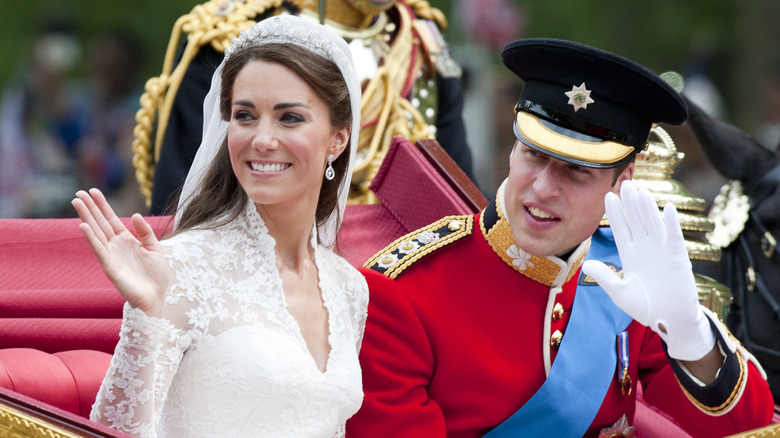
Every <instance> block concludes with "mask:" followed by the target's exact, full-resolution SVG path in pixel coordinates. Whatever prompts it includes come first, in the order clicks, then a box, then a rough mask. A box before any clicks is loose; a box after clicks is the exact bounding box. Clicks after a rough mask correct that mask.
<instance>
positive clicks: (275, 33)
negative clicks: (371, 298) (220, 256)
mask: <svg viewBox="0 0 780 438" xmlns="http://www.w3.org/2000/svg"><path fill="white" fill-rule="evenodd" d="M269 43H287V44H295V45H298V46H301V47H303V48H305V49H308V50H311V51H312V52H314V53H317V54H319V55H321V56H324V57H325V58H327V59H330V60H331V61H333V62H334V63H335V64H336V65H337V66H338V67H339V70H340V71H341V74H342V76H343V77H344V80H345V82H346V83H347V87H348V89H349V99H350V103H351V107H352V129H351V132H350V150H349V165H348V167H347V174H346V176H345V178H344V180H343V181H342V183H341V186H340V187H339V192H338V194H339V208H338V214H337V212H333V213H332V214H331V216H330V217H329V218H328V220H327V221H326V222H325V223H324V224H323V225H321V226H320V227H319V228H318V229H317V233H318V235H319V238H320V241H321V242H322V243H323V244H324V245H325V246H327V247H329V248H332V247H333V246H334V245H335V243H336V237H337V232H338V229H339V226H340V223H339V220H340V218H343V217H344V209H345V207H346V204H347V195H348V194H349V185H350V182H351V181H352V170H353V166H354V162H355V152H356V151H357V142H358V134H359V131H360V97H361V96H360V82H359V81H358V78H357V74H356V73H355V67H354V65H353V63H352V55H351V53H350V50H349V46H348V45H347V43H346V41H344V39H343V38H341V37H340V36H338V35H336V34H335V33H333V32H331V31H330V30H328V29H326V28H325V27H324V26H322V25H320V24H317V23H313V22H310V21H307V20H305V19H302V18H299V17H296V16H293V15H277V16H274V17H271V18H267V19H265V20H263V21H260V22H258V23H257V24H255V25H254V26H252V27H251V28H249V29H247V30H245V31H242V32H241V33H240V34H239V36H238V37H237V38H234V39H233V41H232V42H231V44H230V47H229V48H228V49H227V50H225V59H228V58H229V57H230V55H231V54H232V53H233V52H234V51H235V50H236V49H238V48H242V47H248V46H253V45H256V46H260V45H263V44H269ZM224 63H225V61H224V60H223V61H222V63H220V65H219V67H217V70H216V71H215V72H214V75H213V76H212V78H211V89H210V90H209V92H208V94H207V95H206V98H205V99H204V101H203V137H202V140H201V143H200V147H199V148H198V152H197V154H196V155H195V159H194V160H193V162H192V166H191V167H190V170H189V173H188V174H187V179H186V180H185V182H184V187H183V188H182V192H181V196H180V198H179V206H178V209H177V212H176V218H175V222H174V226H178V223H179V220H180V218H181V212H182V211H183V209H184V207H186V205H187V204H188V203H189V201H190V199H191V198H192V196H193V195H194V194H195V192H196V190H197V189H198V187H199V186H200V184H201V182H202V181H203V178H204V176H205V174H206V171H207V169H208V167H209V165H210V164H211V162H212V161H213V160H214V158H215V157H216V155H217V151H218V150H219V148H220V146H221V145H222V141H223V140H224V138H225V135H226V134H227V130H228V122H226V121H224V120H222V115H221V114H220V109H219V90H220V88H221V87H222V68H223V66H224ZM327 183H328V181H325V182H324V184H327Z"/></svg>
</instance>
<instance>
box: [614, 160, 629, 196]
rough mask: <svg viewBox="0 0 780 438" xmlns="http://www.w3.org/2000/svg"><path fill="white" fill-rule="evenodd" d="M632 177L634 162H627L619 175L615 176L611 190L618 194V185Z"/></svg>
mask: <svg viewBox="0 0 780 438" xmlns="http://www.w3.org/2000/svg"><path fill="white" fill-rule="evenodd" d="M633 178H634V162H633V161H632V162H630V163H628V165H627V166H626V167H625V168H624V169H623V170H621V171H620V175H618V176H617V178H615V184H614V185H613V186H612V192H614V193H615V194H616V195H619V194H620V186H621V185H623V181H628V180H631V179H633Z"/></svg>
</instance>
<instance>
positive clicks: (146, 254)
mask: <svg viewBox="0 0 780 438" xmlns="http://www.w3.org/2000/svg"><path fill="white" fill-rule="evenodd" d="M71 204H72V205H73V207H74V208H75V209H76V212H78V214H79V217H80V218H81V222H82V223H80V224H79V229H81V232H82V233H84V237H85V238H86V239H87V242H89V245H90V246H91V247H92V252H94V253H95V255H96V256H97V259H98V261H99V262H100V266H102V267H103V271H104V272H105V273H106V276H107V277H108V279H109V280H111V281H112V282H113V283H114V285H115V286H116V288H117V289H118V290H119V293H120V294H122V296H123V297H124V298H125V300H127V302H128V303H129V304H130V305H131V306H133V307H135V308H138V309H140V310H142V311H144V312H145V313H146V314H147V315H149V316H160V315H161V314H162V309H163V305H164V303H165V291H166V289H167V288H168V282H169V277H168V276H169V272H168V271H169V269H168V261H167V260H166V258H165V256H164V255H163V251H162V246H161V245H160V242H159V241H158V240H157V237H156V236H155V235H154V230H153V229H152V227H151V225H149V223H147V222H146V221H145V220H144V219H143V218H142V217H141V215H140V214H138V213H136V214H134V215H133V217H132V218H131V223H132V225H133V230H134V231H135V234H136V235H137V236H138V238H136V237H135V236H134V235H133V234H132V233H130V231H129V230H128V229H127V228H126V227H125V225H124V224H123V223H122V221H121V220H120V219H119V218H118V217H117V215H116V214H115V213H114V210H113V209H111V206H109V205H108V201H106V198H105V197H104V196H103V194H102V193H101V192H100V190H98V189H91V190H90V191H89V193H87V192H85V191H83V190H80V191H79V192H78V193H76V199H74V200H73V201H72V202H71Z"/></svg>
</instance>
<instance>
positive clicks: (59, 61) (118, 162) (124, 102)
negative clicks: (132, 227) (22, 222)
mask: <svg viewBox="0 0 780 438" xmlns="http://www.w3.org/2000/svg"><path fill="white" fill-rule="evenodd" d="M143 61H144V59H143V52H142V49H141V45H140V44H139V42H138V40H137V37H136V35H134V34H133V33H132V32H130V31H128V30H124V29H105V30H103V31H101V32H100V33H99V34H98V35H96V36H95V37H94V38H90V39H89V40H86V41H84V40H82V39H81V38H80V37H79V32H78V29H77V28H76V26H75V25H74V24H73V23H69V22H66V21H62V20H56V19H52V20H46V21H45V22H44V23H43V24H42V25H41V27H40V28H39V29H37V31H36V36H35V38H34V40H33V42H32V45H31V47H30V48H29V50H26V56H25V57H24V59H21V60H20V61H19V63H18V65H17V67H16V70H15V72H14V74H13V76H12V77H11V79H10V80H8V82H7V83H5V84H3V88H2V93H1V94H0V217H2V218H55V217H73V216H75V212H74V211H73V208H72V207H71V205H70V200H71V199H72V198H73V196H74V193H75V192H76V190H78V189H82V188H89V187H97V188H100V189H101V190H103V191H104V193H106V194H107V196H108V197H109V199H110V201H111V202H112V204H113V205H116V208H117V210H118V211H119V213H120V214H122V215H129V214H131V213H133V212H136V211H143V209H144V208H145V207H144V204H143V198H142V196H141V194H140V192H139V191H138V185H137V183H136V182H135V178H134V174H133V166H132V147H131V145H132V141H133V127H134V125H135V120H134V118H135V112H136V111H137V109H138V107H139V103H138V98H139V97H140V95H141V93H142V91H143V90H142V85H143V79H144V78H142V77H140V72H141V71H142V70H141V66H142V62H143Z"/></svg>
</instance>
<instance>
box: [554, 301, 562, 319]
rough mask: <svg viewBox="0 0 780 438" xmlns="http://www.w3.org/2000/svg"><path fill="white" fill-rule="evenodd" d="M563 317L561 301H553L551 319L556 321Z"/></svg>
mask: <svg viewBox="0 0 780 438" xmlns="http://www.w3.org/2000/svg"><path fill="white" fill-rule="evenodd" d="M561 317H563V304H561V303H555V307H553V311H552V319H553V321H557V320H559V319H561Z"/></svg>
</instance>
